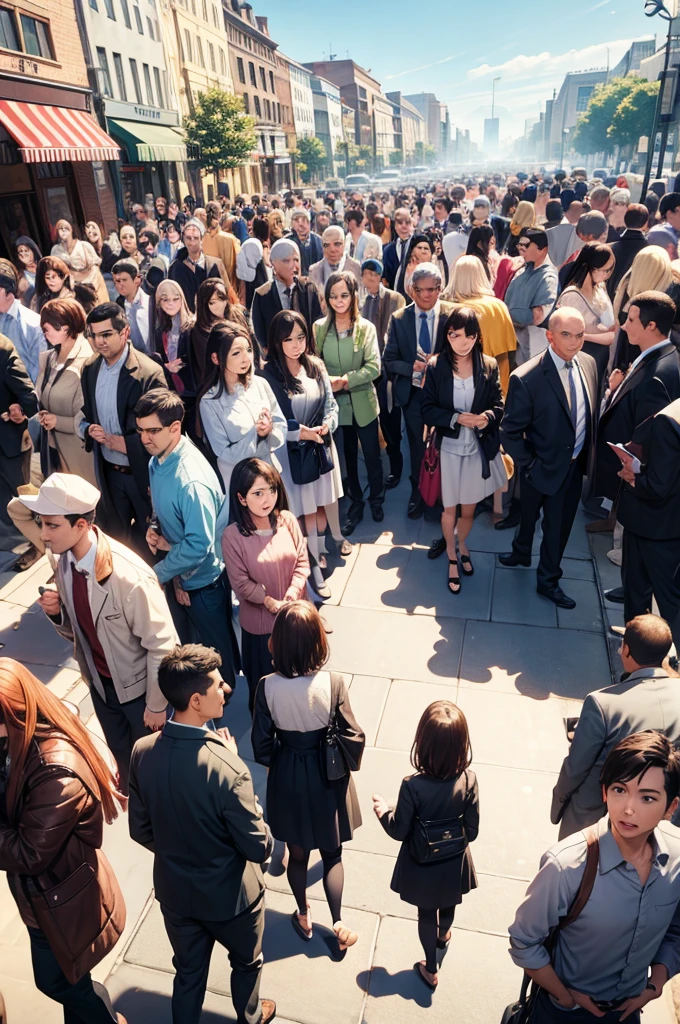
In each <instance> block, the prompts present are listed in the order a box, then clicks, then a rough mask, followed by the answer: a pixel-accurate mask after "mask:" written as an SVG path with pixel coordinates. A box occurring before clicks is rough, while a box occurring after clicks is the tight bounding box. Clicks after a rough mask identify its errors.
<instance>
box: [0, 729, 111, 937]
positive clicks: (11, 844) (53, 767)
mask: <svg viewBox="0 0 680 1024" xmlns="http://www.w3.org/2000/svg"><path fill="white" fill-rule="evenodd" d="M98 793H99V789H98V785H97V782H96V780H95V778H94V776H93V775H92V773H91V771H90V769H89V767H88V765H87V763H86V761H85V759H84V758H83V757H82V755H81V754H80V753H79V752H78V751H77V750H76V749H75V747H74V746H73V745H72V744H71V743H70V741H69V740H68V739H67V738H66V737H65V736H63V735H62V734H60V733H52V734H51V735H50V736H48V737H47V738H45V739H42V738H37V737H36V739H34V741H33V743H32V744H31V747H30V750H29V753H28V756H27V759H26V765H25V768H24V778H23V786H22V789H21V793H20V795H19V799H18V801H17V805H16V807H15V809H14V813H13V814H12V816H11V819H10V823H9V824H7V825H5V824H3V825H0V870H3V871H6V872H7V881H8V882H9V887H10V889H11V891H12V895H13V896H14V899H15V900H16V903H17V906H18V908H19V913H20V914H21V919H22V921H23V922H24V924H25V925H27V926H28V927H29V928H37V927H38V926H37V923H36V921H35V918H34V917H33V913H32V910H31V906H30V904H29V901H28V899H27V897H26V893H25V892H24V888H23V886H22V882H21V877H20V876H22V875H24V876H25V875H29V876H33V877H36V878H37V884H38V887H39V888H41V889H48V888H51V887H52V886H54V885H56V884H57V883H59V882H62V881H64V880H65V879H66V878H68V876H69V875H71V874H72V873H73V872H74V871H75V870H76V869H77V868H79V867H80V866H81V865H82V864H83V863H86V864H89V865H91V867H92V868H93V869H94V870H95V871H97V870H99V873H100V881H103V880H102V879H101V870H102V866H104V870H109V871H110V870H111V869H110V868H109V867H108V862H106V861H104V862H103V865H100V867H99V868H98V858H97V850H98V849H99V847H100V846H101V845H102V833H103V823H104V819H103V813H102V805H101V802H100V800H99V796H98ZM72 913H73V915H74V917H75V918H78V917H81V908H80V906H79V903H78V896H75V897H74V899H73V903H72ZM88 916H91V915H88Z"/></svg>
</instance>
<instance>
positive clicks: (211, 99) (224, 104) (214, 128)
mask: <svg viewBox="0 0 680 1024" xmlns="http://www.w3.org/2000/svg"><path fill="white" fill-rule="evenodd" d="M182 129H183V132H184V138H185V139H186V142H187V144H188V145H190V146H195V147H198V149H199V152H200V155H199V158H198V159H199V163H200V164H201V166H202V167H206V168H209V169H210V170H213V171H215V172H217V171H218V170H222V169H225V168H230V169H232V170H233V169H234V168H236V167H242V166H243V164H245V163H246V162H247V160H248V158H249V156H250V154H251V153H252V152H253V150H254V149H256V148H257V134H256V132H255V118H254V117H249V116H248V114H246V112H245V109H244V107H243V100H242V99H241V97H240V96H236V95H234V93H232V92H226V91H225V90H224V89H220V88H219V86H216V85H214V86H211V87H210V88H209V89H208V90H207V92H199V94H198V97H197V99H196V102H195V105H194V110H193V112H192V113H191V114H187V115H186V117H185V118H184V119H183V121H182Z"/></svg>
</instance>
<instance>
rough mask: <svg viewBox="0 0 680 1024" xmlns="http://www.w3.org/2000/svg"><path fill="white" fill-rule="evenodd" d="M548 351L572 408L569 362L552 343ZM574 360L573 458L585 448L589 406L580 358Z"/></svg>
mask: <svg viewBox="0 0 680 1024" xmlns="http://www.w3.org/2000/svg"><path fill="white" fill-rule="evenodd" d="M548 351H549V352H550V355H551V356H552V360H553V362H554V364H555V366H556V367H557V372H558V373H559V375H560V380H561V381H562V386H563V387H564V391H565V394H566V396H567V403H568V405H569V408H570V409H571V389H570V387H569V370H568V369H567V364H566V362H565V361H564V359H562V357H561V356H558V354H557V352H556V351H555V349H554V348H553V347H552V345H550V346H549V347H548ZM572 362H573V364H574V368H573V370H572V373H573V376H574V387H575V390H576V436H575V439H574V451H573V453H572V459H575V458H576V456H577V455H578V454H579V452H580V451H581V449H582V448H583V445H584V443H585V439H586V426H587V410H588V406H587V403H586V393H585V385H584V383H583V377H582V376H581V367H580V365H579V362H578V359H576V358H574V359H573V360H572Z"/></svg>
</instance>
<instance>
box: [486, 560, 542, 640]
mask: <svg viewBox="0 0 680 1024" xmlns="http://www.w3.org/2000/svg"><path fill="white" fill-rule="evenodd" d="M491 618H492V620H493V621H494V622H519V623H524V624H525V625H529V626H552V627H555V626H557V611H556V609H555V605H554V604H552V602H551V601H546V599H545V598H544V597H541V596H540V595H539V594H537V593H536V573H535V570H533V569H525V568H523V567H522V566H514V567H513V568H511V569H509V568H506V567H503V566H501V565H500V563H498V565H497V571H496V573H495V575H494V581H493V601H492V604H491Z"/></svg>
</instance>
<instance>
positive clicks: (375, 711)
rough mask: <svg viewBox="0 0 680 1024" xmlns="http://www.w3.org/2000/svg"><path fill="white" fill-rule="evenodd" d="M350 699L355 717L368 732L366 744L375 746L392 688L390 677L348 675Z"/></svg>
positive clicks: (366, 732)
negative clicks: (388, 695)
mask: <svg viewBox="0 0 680 1024" xmlns="http://www.w3.org/2000/svg"><path fill="white" fill-rule="evenodd" d="M345 681H346V682H348V684H349V699H350V703H351V705H352V711H353V712H354V717H355V718H356V720H357V722H358V723H359V724H360V726H361V728H362V729H363V730H364V732H365V734H366V745H367V746H369V747H373V746H375V738H376V736H377V735H378V728H379V726H380V720H381V718H382V715H383V711H384V708H385V701H386V700H387V694H388V692H389V689H390V680H389V679H378V678H376V677H375V676H347V677H346V680H345Z"/></svg>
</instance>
